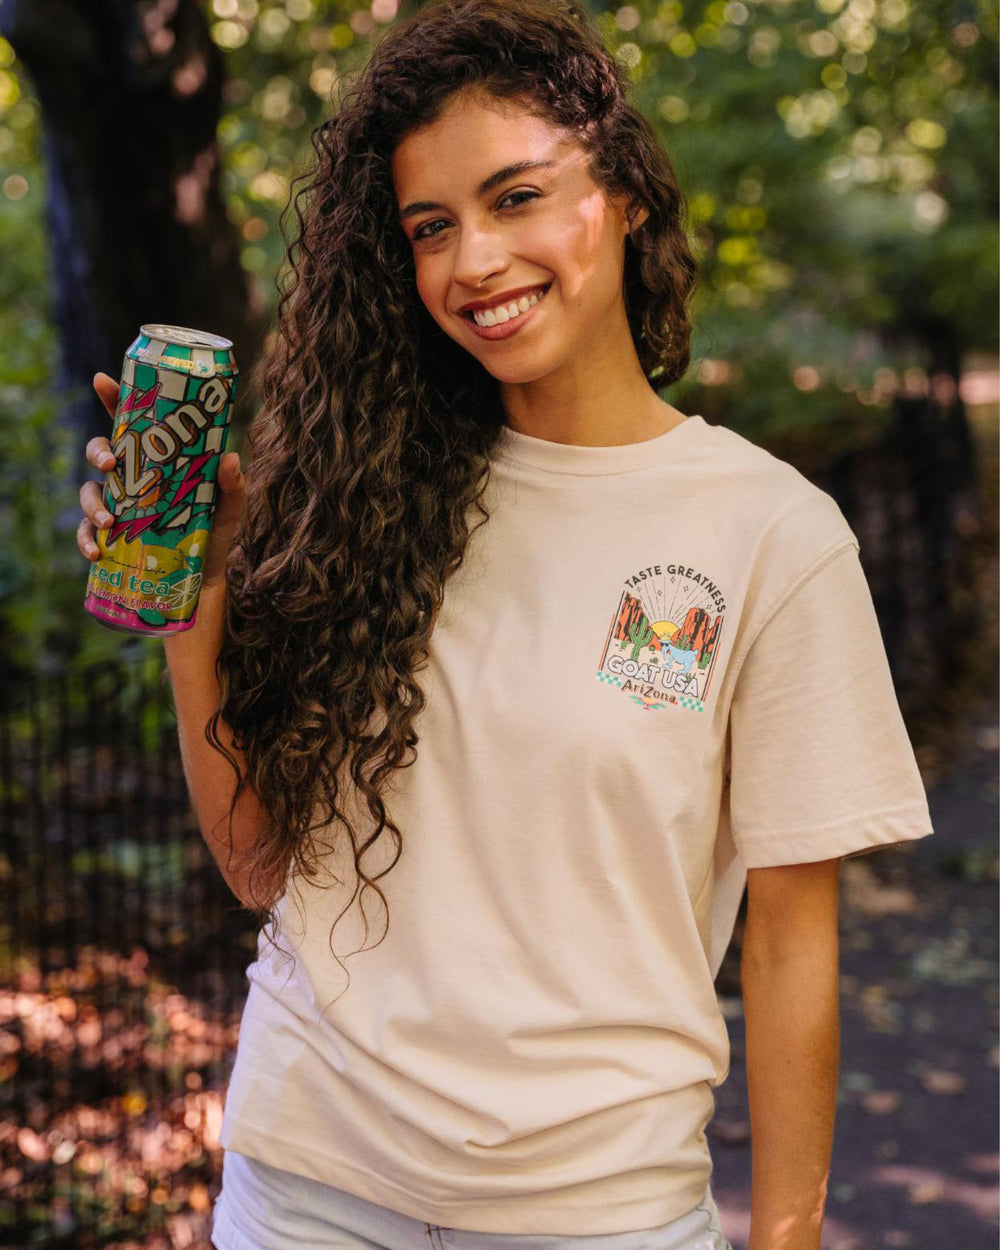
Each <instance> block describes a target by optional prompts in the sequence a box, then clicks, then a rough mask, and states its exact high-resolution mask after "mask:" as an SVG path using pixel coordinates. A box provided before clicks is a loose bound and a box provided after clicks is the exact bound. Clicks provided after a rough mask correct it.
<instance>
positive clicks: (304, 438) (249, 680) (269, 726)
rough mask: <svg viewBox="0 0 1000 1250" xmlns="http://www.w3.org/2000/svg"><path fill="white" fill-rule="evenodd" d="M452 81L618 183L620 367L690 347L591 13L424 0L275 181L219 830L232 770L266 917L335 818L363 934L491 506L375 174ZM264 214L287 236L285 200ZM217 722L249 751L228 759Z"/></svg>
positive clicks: (483, 412)
mask: <svg viewBox="0 0 1000 1250" xmlns="http://www.w3.org/2000/svg"><path fill="white" fill-rule="evenodd" d="M470 87H475V88H477V89H484V90H485V91H487V92H488V93H490V94H491V95H492V96H494V97H497V98H500V99H506V100H513V101H515V102H516V103H519V104H521V105H522V106H526V107H528V108H529V109H530V110H531V111H532V112H534V113H536V114H537V115H540V116H542V117H544V118H546V119H548V120H549V121H550V122H552V123H553V124H554V125H557V126H559V127H566V128H568V129H569V131H571V132H572V133H573V135H574V136H575V137H576V138H577V139H578V141H579V142H580V143H581V145H582V146H583V148H584V150H585V151H586V153H587V155H588V158H589V160H590V166H589V169H590V173H591V176H592V178H593V179H594V181H595V182H596V183H597V184H598V185H600V186H602V187H603V188H604V189H605V191H606V192H607V193H609V194H612V195H621V194H622V193H624V194H625V195H626V196H627V197H628V201H627V202H628V203H629V204H630V206H631V213H632V214H633V215H634V213H635V210H636V209H637V208H638V207H640V206H642V207H644V208H645V209H646V210H647V214H648V215H647V217H646V219H645V220H644V221H643V222H642V224H641V225H640V226H636V227H635V228H634V229H633V232H632V234H631V235H630V237H629V238H628V239H627V241H626V252H625V266H624V274H623V285H624V297H625V303H626V309H627V315H628V322H629V327H630V329H631V332H632V337H633V340H634V342H635V347H636V352H637V355H638V359H639V362H640V365H641V367H642V370H643V373H644V374H645V376H646V378H647V380H648V381H649V382H650V383H651V384H652V385H654V387H656V388H663V387H666V386H669V385H670V384H671V383H673V382H675V381H676V380H677V379H679V378H680V377H681V376H682V375H683V374H684V372H685V371H686V369H687V367H688V363H689V359H690V326H689V323H688V319H687V314H686V308H687V304H688V301H689V298H690V295H691V292H692V289H693V287H694V283H695V280H696V276H697V267H696V263H695V260H694V258H693V257H692V255H691V252H690V250H689V247H688V242H687V237H686V233H685V212H686V205H685V201H684V198H683V196H682V193H681V191H680V189H679V187H678V185H677V180H676V178H675V176H674V171H673V168H672V166H671V163H670V160H669V158H668V156H667V154H666V153H665V152H664V150H663V148H662V147H661V146H660V143H659V141H658V139H657V137H656V135H655V133H654V131H653V129H652V127H651V126H650V125H649V123H648V122H647V121H646V120H645V118H644V117H643V116H642V114H641V113H640V112H639V110H638V109H637V108H636V107H635V105H634V104H632V103H631V102H630V101H629V99H628V88H629V84H628V79H627V75H626V73H625V72H624V71H623V70H622V69H621V68H620V67H619V65H618V63H617V62H616V60H615V58H614V57H613V55H611V54H610V53H609V52H608V50H607V49H606V48H605V46H604V45H603V43H602V41H601V39H600V36H599V34H598V32H597V30H596V28H595V26H594V24H593V21H592V19H591V18H590V16H589V14H588V13H587V12H586V10H585V9H583V8H582V7H581V6H580V5H578V4H574V3H568V2H566V0H442V2H440V3H435V4H432V5H430V6H428V7H425V8H423V9H421V10H420V11H419V12H417V13H416V14H415V15H414V16H412V17H410V18H407V19H406V20H404V21H399V22H397V23H396V24H394V25H392V26H390V27H389V28H388V29H387V30H386V32H385V34H384V35H383V37H382V38H381V39H380V40H379V42H378V43H377V44H376V45H375V47H374V49H373V52H372V55H371V57H370V59H369V61H368V63H367V64H366V65H365V67H364V68H363V69H362V70H360V71H359V72H358V74H357V76H356V79H355V80H354V81H353V82H352V83H351V84H350V86H349V88H348V89H346V90H344V91H343V92H342V95H341V100H340V103H339V107H337V108H336V111H335V116H333V117H331V118H330V119H329V120H328V121H325V122H323V123H322V124H321V125H320V126H318V127H317V128H316V130H315V131H314V132H313V135H312V141H313V148H314V150H315V156H316V160H315V165H314V167H312V168H311V169H310V170H309V172H308V173H306V174H302V175H300V177H301V178H304V179H307V181H306V185H305V186H303V187H302V188H301V189H299V190H298V191H296V192H293V194H292V195H291V196H290V199H289V206H288V207H289V208H291V206H292V205H294V208H295V214H296V217H297V219H298V238H297V239H296V240H294V241H293V242H292V243H291V244H290V245H288V246H287V249H286V261H287V262H288V264H289V266H290V281H289V282H288V283H287V284H286V285H284V287H283V289H281V294H280V298H279V302H278V324H277V330H276V333H275V334H274V335H273V339H272V346H271V347H270V348H269V350H268V352H267V354H266V355H265V356H264V357H263V358H262V359H261V361H260V363H259V366H258V369H257V378H258V386H259V392H258V393H259V394H260V395H261V396H262V406H261V409H260V411H259V413H258V415H257V417H256V418H255V420H254V422H253V425H252V427H251V430H250V436H249V447H250V457H249V463H248V467H247V497H246V508H245V512H244V516H243V519H242V522H241V526H240V530H239V532H238V535H237V538H236V541H235V543H234V546H233V549H232V552H231V554H230V560H229V565H228V571H227V585H228V594H227V637H226V640H225V643H224V645H223V647H222V650H221V652H220V654H219V657H218V661H217V665H216V673H217V676H218V680H219V686H220V702H219V707H218V709H217V711H216V713H215V715H214V716H213V717H212V719H211V721H210V722H209V725H208V729H207V733H208V737H209V741H211V742H212V743H213V745H215V746H216V747H217V749H219V750H221V751H223V753H224V754H227V755H228V757H229V760H230V763H231V764H232V765H233V767H234V768H235V769H236V774H237V787H236V794H235V795H234V798H233V804H232V807H231V809H230V830H231V827H232V826H231V820H232V814H233V811H234V810H235V807H236V802H237V798H238V797H239V795H240V794H241V793H242V792H243V791H244V790H245V788H246V787H247V786H251V787H252V788H253V790H254V791H255V792H256V795H257V796H258V798H259V800H260V803H261V806H262V808H263V810H264V812H265V813H266V827H265V828H262V829H261V831H260V834H259V836H258V838H257V839H256V842H255V844H254V846H253V848H252V859H253V870H252V874H251V886H250V888H251V892H252V897H253V901H254V903H255V904H256V905H257V906H259V907H260V909H261V910H262V911H269V912H270V913H271V916H270V919H271V926H270V927H271V929H272V934H274V933H276V932H277V922H278V912H277V902H278V901H279V900H280V897H281V895H282V893H283V891H284V888H285V886H286V885H287V883H288V874H289V870H290V868H292V867H293V865H294V869H295V871H296V872H297V873H301V874H302V875H303V876H304V877H306V878H307V879H310V880H313V879H314V878H315V877H316V875H317V872H318V867H317V865H318V861H319V858H320V855H321V854H322V852H323V850H324V849H325V850H331V849H335V848H336V847H337V846H338V845H342V843H338V842H337V840H336V838H337V830H338V829H339V828H341V827H342V830H343V832H342V833H341V834H340V838H341V839H343V838H344V837H346V838H349V839H350V850H351V852H352V853H353V859H354V872H355V875H356V878H357V880H356V881H355V884H354V892H353V894H352V895H351V898H350V900H349V901H348V903H347V904H346V905H345V907H344V909H343V910H342V911H341V912H340V913H339V915H338V917H337V921H335V922H334V926H333V927H334V929H335V928H336V925H337V923H338V922H339V920H340V919H341V917H342V916H343V915H344V913H345V912H346V911H347V909H348V908H349V907H350V906H351V904H352V903H353V902H354V900H355V898H357V897H358V894H359V890H360V894H361V899H360V903H359V906H360V911H361V917H362V920H363V922H364V932H365V937H366V938H367V936H368V933H369V928H368V918H367V915H366V914H365V908H364V899H365V891H366V890H368V889H372V890H374V891H375V893H376V894H377V895H378V897H379V898H380V899H381V901H382V904H383V906H384V909H385V929H384V931H383V934H382V938H380V939H379V941H380V942H381V941H382V940H383V938H384V936H385V933H386V932H387V931H388V905H387V903H386V899H385V895H384V893H383V892H382V890H381V888H380V887H379V885H378V884H377V882H378V880H379V879H380V878H381V877H382V876H384V875H385V873H386V872H388V871H389V869H390V868H391V867H392V866H393V865H394V864H395V863H396V862H397V860H398V858H399V855H400V853H401V849H402V836H401V833H400V830H399V829H398V827H397V826H396V825H395V823H394V822H393V820H392V818H391V816H390V814H389V812H388V810H387V807H386V803H385V792H386V786H387V783H388V781H389V778H390V776H391V774H392V773H393V771H394V770H396V769H401V768H406V767H409V766H410V765H411V764H412V763H413V762H414V761H415V759H416V750H415V748H416V746H417V743H418V735H417V733H416V732H415V729H414V720H415V718H416V716H417V715H418V714H419V712H420V711H421V709H422V708H423V706H424V695H423V692H422V690H421V687H420V685H419V683H418V681H417V673H418V672H419V671H420V669H421V668H423V667H424V666H425V664H426V661H427V656H428V645H429V640H430V636H431V631H432V628H433V623H434V619H435V615H436V613H437V611H438V608H439V607H440V604H441V602H442V597H443V593H444V586H445V583H446V581H447V580H448V577H449V575H450V574H451V573H453V572H454V571H455V570H456V569H457V568H458V567H459V565H460V564H461V563H462V560H463V556H464V552H465V548H466V545H467V542H468V540H469V538H470V535H471V534H472V532H473V531H474V529H476V528H478V526H479V525H481V524H484V523H485V522H486V521H487V520H488V513H487V511H486V509H485V507H484V506H483V503H482V496H483V493H484V491H485V490H486V486H487V484H488V480H489V472H490V455H491V451H492V449H493V447H494V444H495V443H496V441H497V439H498V437H499V435H500V431H501V427H502V425H503V423H504V412H503V408H502V404H501V400H500V391H499V385H498V383H497V381H496V379H494V378H493V377H492V376H491V375H490V374H489V373H488V372H487V371H486V370H485V369H484V368H483V367H482V365H480V363H479V362H478V361H477V360H476V359H475V358H474V357H473V356H471V355H470V354H469V353H468V352H466V351H465V350H464V349H463V348H461V347H459V346H458V344H456V343H455V342H454V341H453V340H452V339H451V338H449V337H448V335H446V334H445V333H444V332H443V331H442V330H441V329H440V328H439V326H438V325H437V324H436V323H435V321H434V320H433V319H432V318H431V316H430V314H429V313H428V312H427V310H426V308H425V307H424V306H423V304H422V302H421V300H420V298H419V295H418V292H417V288H416V280H415V272H414V263H413V258H412V248H411V245H410V243H409V241H408V239H407V238H406V235H405V232H404V231H403V229H402V227H401V226H400V224H399V220H398V215H397V214H398V205H397V203H396V199H395V195H394V187H393V180H392V174H391V162H392V157H393V153H394V151H395V149H396V147H397V145H398V144H399V143H400V141H401V140H402V139H403V138H404V137H405V136H406V135H407V134H408V133H410V132H412V131H413V130H415V129H416V128H417V127H420V126H422V125H424V124H426V123H429V122H432V121H434V120H435V119H436V118H437V117H438V116H439V115H440V114H441V112H442V109H443V107H444V106H445V104H446V103H447V101H448V100H449V97H451V96H452V95H453V94H454V93H455V92H456V91H458V90H459V89H462V88H470ZM296 181H298V179H296ZM287 211H288V209H286V212H287ZM282 231H283V237H285V238H286V240H287V234H286V232H285V217H284V214H283V215H282ZM280 285H281V284H280V283H279V286H280ZM473 508H475V509H476V511H477V512H478V515H479V520H478V521H477V522H476V524H475V525H472V524H471V521H472V517H471V512H472V509H473ZM220 719H222V720H224V721H225V722H226V724H228V725H229V727H230V728H231V729H232V731H233V735H234V743H235V745H236V746H237V747H238V749H239V750H240V751H241V752H242V753H243V755H244V759H245V765H246V767H245V769H241V768H240V766H239V764H238V763H237V761H236V760H235V758H234V757H233V756H232V755H231V754H230V753H228V752H226V751H225V747H224V746H223V744H222V742H221V740H220V738H219V735H218V722H219V720H220ZM350 785H353V786H354V787H355V788H356V795H357V796H360V798H361V799H362V800H363V803H362V804H361V806H367V810H368V812H369V813H370V815H371V817H372V819H373V821H374V829H373V830H372V831H371V832H370V833H369V834H368V836H367V837H366V838H365V840H364V841H360V836H361V835H360V832H359V830H358V829H356V828H355V825H354V822H353V821H352V819H351V817H350V815H349V812H348V810H347V807H346V805H345V794H346V789H347V788H348V787H349V786H350ZM386 830H387V831H388V834H389V836H390V837H391V838H392V839H394V843H395V848H394V854H393V857H392V860H391V863H389V864H388V866H387V867H386V868H383V869H382V871H380V872H378V873H374V874H373V875H368V873H366V871H365V869H364V867H363V866H362V858H363V856H364V854H365V852H366V851H368V850H369V848H371V847H372V846H373V845H374V843H375V842H376V841H377V840H378V839H379V838H380V837H381V835H382V833H383V831H386ZM324 834H325V835H326V836H327V837H329V838H332V839H333V841H332V842H330V843H326V844H324V841H323V837H322V836H321V835H324ZM318 835H320V836H318ZM345 849H346V848H345ZM327 870H328V871H329V865H327ZM332 936H333V930H331V934H330V937H331V941H332ZM358 949H366V947H365V945H364V944H362V946H361V947H360V948H358ZM350 953H357V952H356V951H354V952H350Z"/></svg>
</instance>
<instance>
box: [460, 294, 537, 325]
mask: <svg viewBox="0 0 1000 1250" xmlns="http://www.w3.org/2000/svg"><path fill="white" fill-rule="evenodd" d="M544 294H545V292H544V291H541V292H535V293H534V294H532V295H522V296H521V298H520V299H519V300H511V302H510V303H509V304H500V305H499V306H498V307H496V308H488V309H487V310H486V311H485V312H474V313H473V314H472V316H473V319H474V321H475V323H476V325H477V326H499V325H503V324H504V322H505V321H511V320H513V318H514V317H519V316H520V315H521V313H523V312H527V311H528V309H529V308H532V307H534V305H535V304H537V303H538V301H539V300H540V299H541V298H542V296H543V295H544Z"/></svg>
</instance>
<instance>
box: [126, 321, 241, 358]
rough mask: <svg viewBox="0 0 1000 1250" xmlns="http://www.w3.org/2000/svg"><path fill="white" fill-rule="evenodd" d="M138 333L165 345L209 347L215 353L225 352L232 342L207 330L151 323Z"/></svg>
mask: <svg viewBox="0 0 1000 1250" xmlns="http://www.w3.org/2000/svg"><path fill="white" fill-rule="evenodd" d="M140 333H142V334H147V335H149V337H150V338H151V339H162V340H164V341H165V342H167V343H182V344H184V346H185V347H211V348H214V349H215V350H217V351H227V350H229V349H230V348H231V347H232V345H233V344H232V340H231V339H225V338H223V337H222V336H221V335H220V334H209V332H208V331H207V330H192V329H191V328H190V327H189V326H164V325H159V324H158V323H156V322H153V323H151V324H149V325H144V326H142V327H141V329H140Z"/></svg>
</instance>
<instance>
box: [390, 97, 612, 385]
mask: <svg viewBox="0 0 1000 1250" xmlns="http://www.w3.org/2000/svg"><path fill="white" fill-rule="evenodd" d="M587 163H588V158H587V154H586V153H585V151H584V150H583V148H582V146H581V145H580V144H579V142H577V141H576V140H575V139H574V138H573V137H572V136H571V135H570V134H568V132H566V131H565V130H563V129H560V128H559V127H557V126H554V125H553V124H552V123H551V122H549V121H547V120H545V119H543V118H541V117H539V116H537V115H535V114H534V113H531V112H529V111H528V110H527V109H526V108H525V107H524V106H522V105H519V104H516V103H514V102H513V101H503V100H497V99H496V98H494V97H487V96H484V95H483V94H482V93H481V92H478V91H475V90H465V91H461V92H458V93H456V95H455V96H453V97H452V98H451V99H450V100H449V101H448V103H447V105H446V106H445V109H444V110H443V112H442V114H441V115H440V117H439V118H438V119H437V120H436V121H434V122H430V123H427V124H426V125H423V126H421V127H419V128H418V129H416V130H414V131H413V132H411V133H410V134H409V135H407V136H406V137H405V138H404V139H403V140H402V141H401V142H400V144H399V145H398V147H397V148H396V151H395V154H394V157H393V164H392V173H393V181H394V185H395V190H396V198H397V205H398V208H399V210H400V224H401V226H402V228H403V230H404V231H405V233H406V236H407V238H408V239H409V240H410V245H411V248H412V252H413V259H414V265H415V270H416V280H417V290H418V292H419V294H420V298H421V300H422V301H423V303H424V305H425V307H426V308H427V311H428V312H429V313H430V315H431V316H432V317H433V318H434V320H435V321H436V322H437V324H438V325H439V326H440V327H441V329H442V330H443V331H444V332H445V333H446V334H448V335H449V336H450V337H451V338H453V339H454V340H455V342H457V343H459V344H460V345H461V346H462V347H464V348H465V349H466V350H467V351H468V352H470V353H471V354H472V355H473V356H475V357H476V358H477V359H478V360H479V361H480V362H481V364H482V365H483V366H484V367H485V368H486V369H487V370H488V371H489V372H490V373H491V374H492V375H493V376H494V377H496V378H497V379H498V380H499V381H501V382H506V383H526V382H533V381H537V380H538V379H541V378H544V377H548V376H549V375H551V374H553V373H555V372H557V371H563V370H565V371H568V372H569V373H570V374H573V375H576V374H578V373H579V371H580V370H581V368H582V367H583V366H584V364H585V362H588V361H589V362H591V364H592V362H593V361H594V360H595V359H596V358H597V357H599V356H604V355H606V353H608V352H609V351H610V352H620V351H622V350H623V349H624V350H627V351H629V352H632V353H634V345H633V344H632V340H631V335H630V333H629V329H628V322H627V319H626V316H625V306H624V297H623V291H622V269H623V264H624V240H625V237H626V235H627V233H628V229H629V223H628V221H627V218H626V213H625V204H624V202H623V201H620V200H617V199H612V198H609V197H608V196H607V195H606V194H605V192H604V191H603V190H602V189H601V188H600V187H599V186H598V185H597V184H596V183H595V182H594V181H593V179H592V178H591V176H590V174H589V173H588V172H587ZM539 297H540V298H539ZM470 305H474V306H490V307H492V308H495V309H496V311H495V312H493V313H491V314H490V315H487V316H485V317H484V316H482V315H481V316H480V320H481V321H482V322H483V324H482V325H477V324H476V320H475V319H474V315H473V310H472V309H470V307H469V306H470ZM490 321H494V322H495V324H493V325H492V326H491V325H489V324H488V323H489V322H490ZM623 336H624V340H627V341H623ZM598 346H599V348H600V350H599V351H596V349H597V347H598Z"/></svg>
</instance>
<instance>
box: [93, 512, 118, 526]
mask: <svg viewBox="0 0 1000 1250" xmlns="http://www.w3.org/2000/svg"><path fill="white" fill-rule="evenodd" d="M97 519H98V520H99V521H100V523H101V527H102V528H103V527H104V526H106V525H110V524H111V522H112V521H113V520H114V517H113V516H112V515H111V513H110V512H98V514H97Z"/></svg>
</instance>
